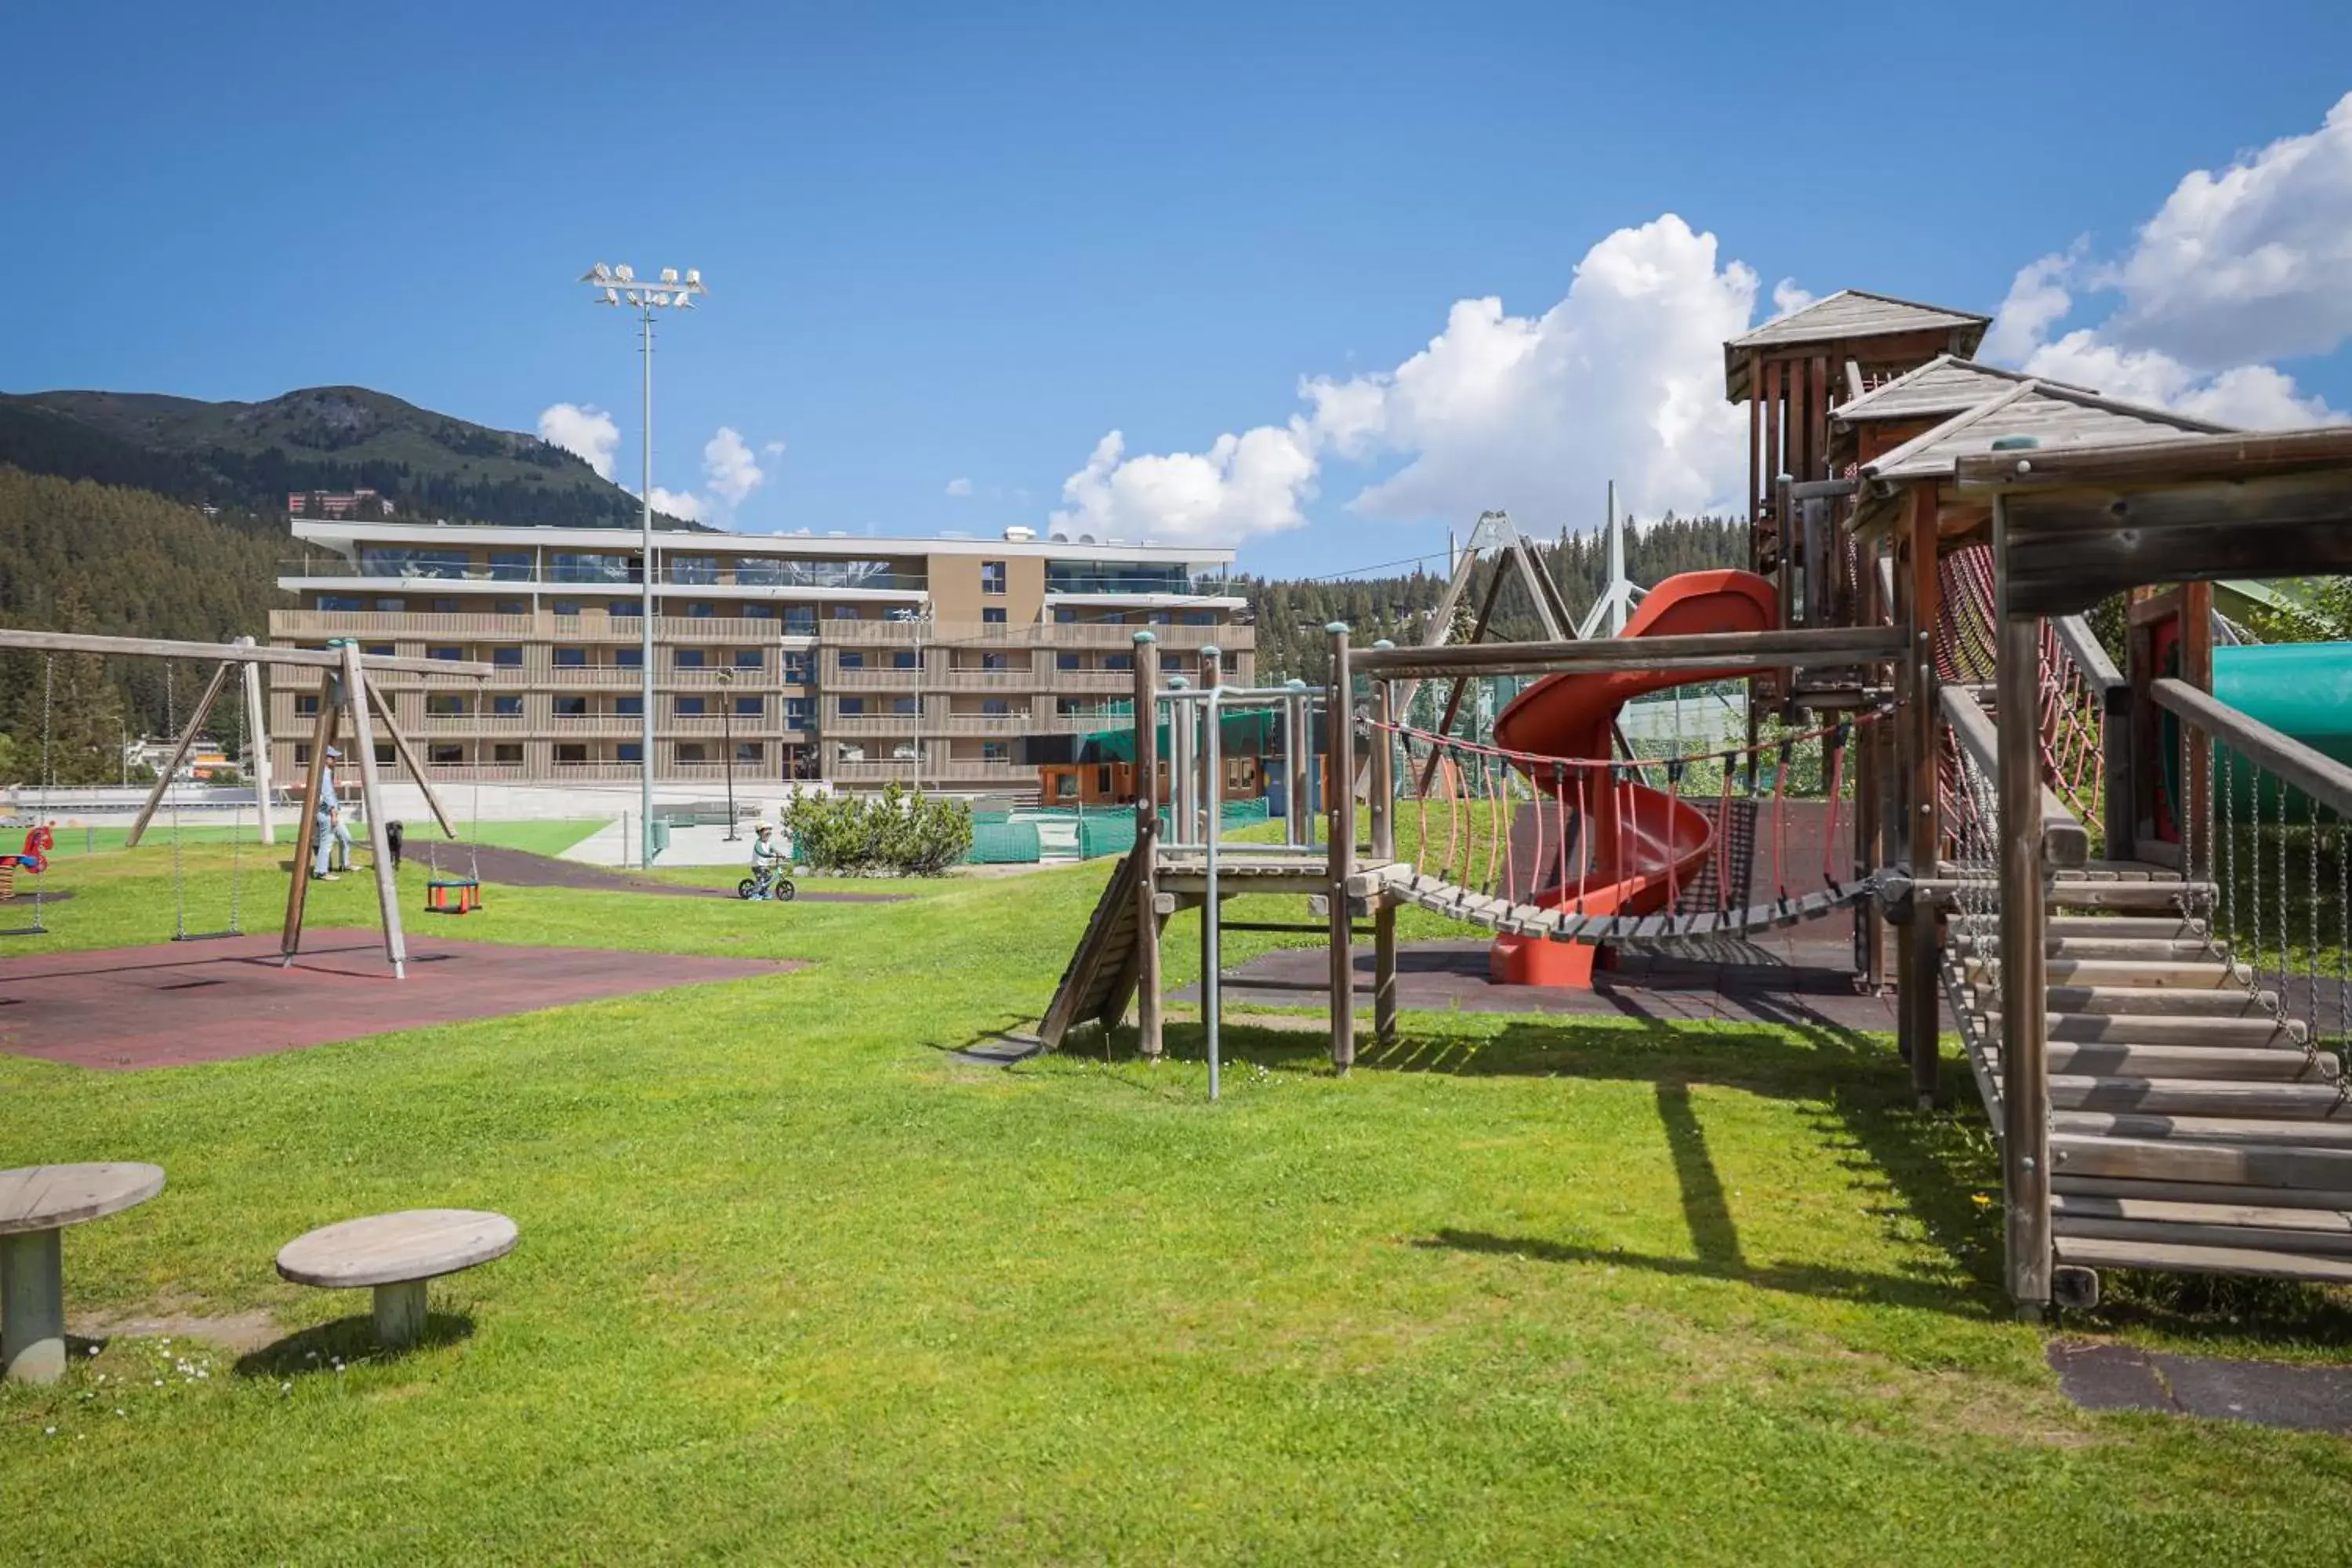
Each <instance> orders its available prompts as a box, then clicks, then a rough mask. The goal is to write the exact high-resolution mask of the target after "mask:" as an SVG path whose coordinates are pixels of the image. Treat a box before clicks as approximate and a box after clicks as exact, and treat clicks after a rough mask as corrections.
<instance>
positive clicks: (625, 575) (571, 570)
mask: <svg viewBox="0 0 2352 1568" xmlns="http://www.w3.org/2000/svg"><path fill="white" fill-rule="evenodd" d="M635 564H636V563H635V561H634V560H632V559H631V558H630V557H628V556H626V555H583V554H576V553H573V552H569V551H561V550H560V551H557V552H555V553H554V554H553V555H551V556H550V557H549V558H548V563H547V575H548V578H549V580H550V581H551V582H556V583H634V582H635V581H636V580H637V574H636V572H635Z"/></svg>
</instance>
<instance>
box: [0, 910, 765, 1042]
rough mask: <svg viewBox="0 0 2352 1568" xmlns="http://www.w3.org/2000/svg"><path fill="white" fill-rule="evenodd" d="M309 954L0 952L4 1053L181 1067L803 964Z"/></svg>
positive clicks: (354, 940) (465, 946)
mask: <svg viewBox="0 0 2352 1568" xmlns="http://www.w3.org/2000/svg"><path fill="white" fill-rule="evenodd" d="M303 950H304V951H303V952H302V954H301V956H300V957H299V959H298V960H297V961H296V963H294V965H293V967H292V968H290V969H289V968H281V967H279V965H278V937H277V935H276V933H274V932H273V933H271V934H269V935H267V936H250V937H233V938H228V939H226V940H224V941H220V942H198V943H194V944H188V943H180V942H163V943H159V944H157V945H156V946H153V947H130V948H104V949H100V950H97V951H94V952H52V953H41V954H33V955H27V956H25V957H18V958H9V959H6V960H0V1053H5V1054H8V1055H12V1056H22V1057H37V1058H41V1059H42V1060H44V1061H52V1062H62V1063H66V1064H68V1065H70V1066H74V1067H84V1068H153V1067H184V1066H188V1065H190V1064H192V1063H197V1062H215V1061H223V1060H226V1059H228V1058H233V1057H251V1056H262V1055H266V1054H268V1053H270V1052H274V1051H286V1050H294V1049H297V1048H299V1047H304V1046H317V1045H324V1044H326V1043H328V1042H330V1041H333V1040H349V1039H356V1038H358V1037H361V1036H363V1035H380V1034H386V1033H389V1032H391V1031H393V1030H395V1029H415V1028H422V1027H424V1026H427V1025H432V1024H453V1023H461V1022H464V1021H466V1020H468V1019H473V1018H498V1017H506V1016H511V1015H513V1014H517V1013H530V1012H535V1011H537V1010H538V1009H540V1008H542V1007H562V1006H567V1005H571V1004H572V1003H575V1002H590V1001H596V1000H599V999H601V998H604V997H608V996H630V995H635V994H639V993H641V992H646V991H656V990H661V989H664V988H666V987H668V986H672V985H698V984H709V983H711V982H715V981H721V980H742V979H748V978H752V977H755V976H761V975H773V974H784V973H790V972H792V971H793V970H794V969H798V968H801V967H803V966H802V965H801V964H799V963H793V962H790V961H781V960H763V959H748V958H712V957H705V956H701V955H698V954H682V953H663V952H614V951H610V950H607V949H604V948H571V947H510V946H508V945H506V944H505V943H502V942H436V941H435V940H433V939H432V938H431V937H430V935H424V936H419V935H416V934H412V935H411V936H410V938H409V970H408V978H407V979H405V980H394V978H393V977H392V974H391V972H390V971H389V970H387V969H386V968H385V967H384V963H383V939H382V938H381V937H380V936H379V935H378V934H377V933H376V932H374V931H365V930H356V931H352V930H346V931H311V932H310V933H309V934H308V935H307V936H306V937H305V939H304V942H303Z"/></svg>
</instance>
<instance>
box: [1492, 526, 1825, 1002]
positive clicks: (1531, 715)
mask: <svg viewBox="0 0 2352 1568" xmlns="http://www.w3.org/2000/svg"><path fill="white" fill-rule="evenodd" d="M1779 620H1780V602H1779V597H1778V595H1776V594H1775V592H1774V590H1773V587H1772V584H1769V583H1768V582H1766V581H1765V580H1764V579H1763V578H1761V577H1759V576H1757V575H1756V574H1754V573H1752V572H1685V573H1684V574H1681V575H1680V576H1677V577H1669V578H1667V579H1666V580H1665V581H1664V582H1663V583H1661V584H1658V585H1657V586H1656V587H1655V588H1654V589H1652V590H1651V591H1650V594H1649V596H1648V597H1647V598H1645V599H1643V601H1642V603H1641V605H1640V607H1639V608H1638V609H1636V610H1635V611H1634V612H1633V618H1632V619H1631V620H1630V621H1628V622H1627V623H1626V625H1625V630H1624V631H1623V633H1622V634H1621V635H1622V636H1624V637H1684V636H1689V635H1691V634H1694V633H1699V632H1762V631H1769V630H1771V629H1772V627H1773V626H1775V625H1776V624H1777V623H1778V622H1779ZM1746 673H1748V672H1747V671H1745V670H1733V669H1644V670H1629V671H1622V672H1618V673H1612V674H1602V675H1575V674H1568V675H1549V676H1546V677H1545V678H1544V679H1541V680H1539V681H1538V682H1536V683H1535V684H1534V685H1533V686H1530V687H1529V688H1528V689H1526V690H1525V691H1522V692H1520V693H1519V695H1518V696H1517V698H1516V699H1514V700H1512V702H1511V704H1510V706H1509V707H1507V708H1506V709H1504V710H1503V712H1502V715H1501V717H1499V718H1498V719H1496V721H1495V743H1496V745H1498V746H1500V747H1502V748H1503V749H1504V750H1506V751H1509V752H1524V753H1529V754H1532V755H1535V756H1540V757H1560V758H1564V759H1571V760H1578V761H1583V762H1588V763H1607V762H1609V761H1610V760H1611V758H1612V752H1613V748H1612V743H1611V739H1612V737H1611V728H1612V725H1613V724H1614V723H1615V721H1616V718H1617V710H1619V709H1620V708H1622V707H1623V706H1624V705H1625V704H1626V703H1628V702H1630V701H1632V700H1633V699H1635V698H1637V697H1645V696H1647V695H1649V694H1650V693H1651V692H1654V691H1664V690H1666V689H1670V688H1673V687H1676V686H1689V685H1693V684H1696V683H1697V682H1699V681H1704V680H1720V679H1726V678H1727V677H1731V676H1737V675H1744V674H1746ZM1517 767H1518V768H1519V771H1520V772H1522V773H1526V774H1527V775H1528V779H1529V780H1530V781H1531V782H1532V783H1534V784H1536V785H1537V787H1538V790H1539V791H1540V792H1542V793H1544V794H1546V795H1549V794H1550V793H1551V792H1552V790H1553V789H1554V787H1555V785H1554V782H1553V779H1552V776H1551V773H1550V770H1549V769H1548V768H1547V767H1545V766H1544V764H1543V763H1530V762H1525V761H1522V762H1519V763H1517ZM1560 787H1561V788H1562V789H1563V790H1564V793H1565V795H1566V796H1567V799H1568V802H1569V804H1570V805H1571V806H1573V807H1574V808H1575V810H1576V814H1577V816H1578V818H1579V820H1580V823H1581V824H1582V827H1581V831H1582V833H1583V834H1584V835H1586V836H1587V837H1589V839H1590V843H1591V859H1590V861H1589V862H1581V863H1580V860H1579V858H1578V856H1577V854H1576V853H1575V852H1574V851H1573V850H1571V852H1570V855H1569V856H1568V861H1569V871H1568V877H1567V881H1566V885H1565V886H1562V887H1558V888H1550V889H1546V890H1544V891H1543V892H1542V893H1540V894H1538V895H1537V896H1536V897H1535V898H1534V899H1533V900H1531V901H1532V902H1534V903H1537V904H1539V905H1542V906H1544V907H1546V908H1558V909H1566V910H1570V911H1572V912H1575V913H1578V914H1586V915H1610V914H1622V915H1646V914H1655V913H1657V912H1658V911H1659V910H1662V909H1664V907H1665V905H1666V901H1667V899H1668V897H1669V896H1670V889H1672V888H1674V887H1675V886H1678V885H1679V884H1681V883H1682V882H1685V881H1687V880H1689V879H1691V878H1693V877H1695V876H1696V875H1697V874H1698V873H1699V872H1700V870H1701V869H1702V868H1704V867H1705V866H1706V857H1707V855H1708V854H1709V852H1710V851H1711V850H1712V849H1713V848H1714V847H1715V826H1714V824H1713V822H1712V821H1711V820H1710V819H1709V818H1708V816H1707V815H1706V813H1705V812H1703V811H1700V810H1698V809H1697V808H1696V807H1694V806H1691V805H1686V804H1685V803H1684V802H1682V801H1679V800H1675V799H1674V798H1672V797H1671V796H1669V795H1667V794H1666V792H1665V791H1664V790H1661V789H1654V788H1652V787H1651V786H1649V785H1648V784H1633V783H1612V781H1611V779H1610V777H1609V772H1608V770H1607V769H1606V768H1605V767H1591V766H1587V767H1577V768H1570V769H1569V770H1568V772H1567V774H1566V777H1565V780H1564V782H1563V784H1561V786H1560ZM1599 952H1600V949H1599V948H1598V947H1596V946H1594V945H1593V944H1592V943H1591V942H1551V941H1549V940H1546V939H1544V938H1541V937H1521V936H1509V935H1505V936H1499V937H1496V939H1495V944H1494V946H1493V948H1492V949H1490V950H1489V952H1488V953H1487V959H1486V965H1487V973H1488V974H1489V975H1490V976H1491V977H1492V978H1493V979H1494V980H1496V982H1498V983H1500V984H1506V985H1559V986H1572V987H1576V988H1579V989H1587V988H1590V987H1591V984H1592V965H1593V960H1594V958H1595V956H1596V955H1597V954H1598V953H1599Z"/></svg>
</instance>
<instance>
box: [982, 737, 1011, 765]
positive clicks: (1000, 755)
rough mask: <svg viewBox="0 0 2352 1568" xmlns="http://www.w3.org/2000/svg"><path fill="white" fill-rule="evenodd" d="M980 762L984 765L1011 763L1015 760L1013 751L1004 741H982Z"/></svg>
mask: <svg viewBox="0 0 2352 1568" xmlns="http://www.w3.org/2000/svg"><path fill="white" fill-rule="evenodd" d="M980 760H981V761H982V762H983V763H1009V762H1011V761H1012V760H1013V749H1012V748H1011V747H1010V746H1008V745H1006V744H1005V743H1004V742H1002V741H982V742H981V743H980Z"/></svg>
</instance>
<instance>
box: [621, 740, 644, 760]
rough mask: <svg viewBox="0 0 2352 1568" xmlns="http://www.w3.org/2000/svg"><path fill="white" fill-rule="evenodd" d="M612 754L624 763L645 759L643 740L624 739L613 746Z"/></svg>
mask: <svg viewBox="0 0 2352 1568" xmlns="http://www.w3.org/2000/svg"><path fill="white" fill-rule="evenodd" d="M613 755H614V757H616V758H618V759H619V760H620V761H622V762H625V763H642V762H644V761H645V760H646V747H645V742H642V741H624V742H621V743H620V744H619V745H617V746H615V747H614V748H613Z"/></svg>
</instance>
